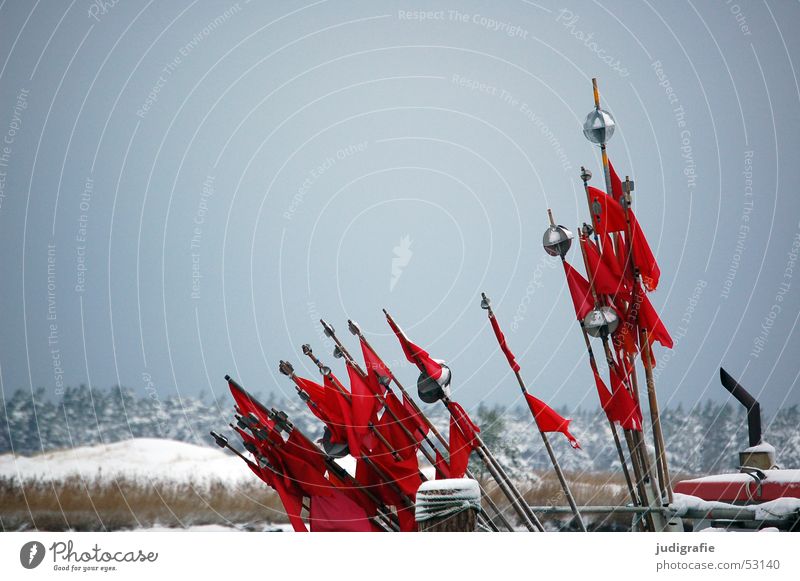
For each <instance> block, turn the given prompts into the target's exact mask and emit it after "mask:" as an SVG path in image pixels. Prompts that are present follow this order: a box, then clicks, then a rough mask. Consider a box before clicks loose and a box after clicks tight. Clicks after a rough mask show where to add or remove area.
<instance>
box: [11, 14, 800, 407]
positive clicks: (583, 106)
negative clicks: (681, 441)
mask: <svg viewBox="0 0 800 581" xmlns="http://www.w3.org/2000/svg"><path fill="white" fill-rule="evenodd" d="M423 7H424V8H425V9H426V10H428V12H426V13H420V10H422V9H423ZM799 22H800V6H798V5H797V3H789V2H738V3H734V2H725V1H715V2H694V3H693V2H669V3H657V2H642V3H633V2H593V3H590V2H569V1H565V2H563V3H559V4H558V5H556V6H553V5H549V4H548V7H545V6H543V5H539V4H536V3H533V2H527V1H516V2H514V1H509V2H504V3H502V4H501V3H497V2H482V3H481V2H450V3H441V2H416V3H414V2H410V3H409V2H403V3H393V2H372V1H370V2H366V1H365V2H347V3H343V2H339V3H334V2H331V1H327V2H326V1H319V2H314V3H308V4H305V3H288V2H269V3H261V2H251V3H248V2H245V1H244V0H242V1H240V2H238V3H228V2H197V1H194V2H189V1H176V2H167V3H165V2H161V3H155V2H148V3H145V2H134V1H128V0H126V1H120V2H116V3H115V2H105V3H103V2H90V1H89V0H74V1H73V2H72V3H69V4H68V3H66V2H55V1H37V2H35V3H34V2H4V3H3V4H2V5H0V65H1V66H2V69H0V134H2V136H1V137H0V138H2V139H3V143H2V144H0V148H2V149H0V188H2V190H0V245H2V246H1V248H2V254H0V256H2V265H3V268H2V276H1V277H0V297H2V298H1V299H0V321H2V325H3V331H2V335H0V366H1V368H0V371H1V373H0V377H1V378H2V388H3V392H4V394H5V395H6V396H7V395H8V394H9V393H10V392H12V391H13V390H14V389H16V388H26V389H27V388H30V387H31V386H33V387H39V386H41V387H44V388H45V389H46V390H47V392H48V393H49V394H57V393H59V391H60V389H61V388H62V387H63V386H64V385H77V384H80V383H86V384H90V385H92V386H95V387H108V386H111V385H115V384H122V385H125V386H128V387H130V388H132V389H133V390H134V391H135V392H136V393H138V394H140V395H145V394H149V393H152V394H153V396H154V397H156V396H163V395H166V394H171V393H175V392H179V393H181V394H197V393H199V392H201V391H206V392H207V393H213V394H215V395H216V396H218V397H221V398H226V399H225V405H226V406H227V405H228V404H229V402H228V401H227V398H228V397H229V396H228V395H227V393H226V384H225V382H224V380H223V377H224V375H225V374H226V373H230V374H231V375H233V376H234V377H237V378H239V379H240V380H241V382H242V383H243V384H244V385H245V386H247V387H250V388H252V389H254V390H263V391H271V390H273V391H283V392H286V393H289V392H291V389H290V385H289V384H288V382H287V381H286V380H285V378H283V377H282V376H280V375H279V374H278V373H277V363H278V360H280V359H288V360H290V361H292V362H293V363H294V364H295V367H297V368H298V369H299V370H300V371H301V372H304V373H305V374H306V375H309V376H312V377H318V375H317V374H316V372H312V371H311V369H310V368H309V367H308V363H307V360H306V359H305V358H304V357H303V356H302V354H301V352H300V346H301V345H302V344H303V343H305V342H310V343H311V344H312V346H313V347H315V348H316V352H317V353H318V354H319V355H320V356H321V357H322V358H323V360H325V361H327V362H332V357H331V355H330V351H331V344H330V342H329V341H327V340H326V339H325V338H324V337H322V335H321V332H320V328H319V325H318V319H319V318H320V317H325V318H326V319H327V320H329V321H330V322H331V323H332V324H333V325H334V326H336V327H337V329H338V330H339V331H340V333H341V335H342V336H343V338H344V339H345V341H346V342H347V344H348V345H350V346H351V347H352V348H353V349H354V350H357V349H356V348H357V344H356V343H355V342H354V341H353V337H352V336H351V335H349V333H347V326H346V320H347V318H348V317H350V318H353V319H355V320H357V321H358V322H359V323H360V324H361V326H362V327H363V329H364V331H365V333H366V334H367V335H368V337H369V338H370V339H371V340H372V341H373V343H374V345H375V346H376V348H378V350H379V352H380V353H381V354H382V355H383V356H384V357H385V358H386V360H387V361H389V362H391V363H393V364H394V366H395V368H396V371H397V374H398V376H399V377H401V378H402V379H403V380H404V381H405V383H406V384H407V385H409V386H411V385H413V384H414V382H415V380H416V373H415V372H414V371H413V370H412V369H411V367H410V366H409V365H408V364H406V363H405V362H403V361H401V359H402V354H401V351H400V349H399V347H398V345H397V343H396V341H395V340H394V338H393V337H391V336H390V335H389V334H388V333H389V329H388V327H387V325H386V324H385V321H384V319H383V315H382V313H381V308H382V307H385V308H387V309H388V310H389V311H390V312H391V313H392V314H393V315H394V316H395V318H396V320H397V322H398V323H399V324H400V325H401V326H403V327H404V328H405V330H406V331H407V333H408V334H409V336H410V337H411V338H412V339H414V340H415V341H417V342H418V343H420V344H421V345H423V346H425V347H426V348H427V349H428V350H429V351H430V352H431V354H432V355H434V356H435V357H439V358H443V359H446V360H447V361H448V362H449V364H450V366H451V368H452V370H453V376H454V382H453V389H454V395H455V398H456V399H458V400H460V401H462V402H463V403H464V404H466V405H468V406H474V405H476V404H477V403H478V402H479V401H482V400H483V401H486V402H488V403H500V404H504V405H516V404H519V403H520V401H521V400H520V396H519V390H518V388H517V387H516V384H515V382H514V378H513V376H512V375H510V373H509V370H508V366H507V364H506V361H505V359H504V358H503V357H502V355H501V354H500V353H499V352H498V350H497V345H496V342H495V340H494V337H493V335H492V333H491V330H490V328H489V326H488V323H487V320H486V316H485V313H484V312H483V311H482V310H481V309H480V308H479V298H480V292H481V291H485V292H486V293H487V294H488V295H489V296H490V297H492V299H493V305H494V307H495V309H496V313H497V316H498V320H499V321H500V323H501V324H502V325H503V327H504V329H505V332H506V336H507V339H508V343H509V345H510V347H511V348H512V349H513V350H514V351H515V352H516V354H517V357H518V360H519V362H520V364H521V365H522V370H523V376H524V377H525V379H526V381H527V382H528V385H529V387H530V389H531V391H532V392H533V393H535V394H536V395H538V396H539V397H540V398H542V399H544V400H546V401H548V402H550V403H553V404H558V405H565V404H566V405H570V406H584V407H587V406H597V401H596V394H595V390H594V386H593V381H592V376H591V373H590V371H589V368H588V365H587V361H586V357H585V347H584V344H583V340H582V338H581V335H580V333H579V330H578V327H577V325H576V323H575V321H574V317H573V314H572V306H571V303H570V299H569V296H568V294H567V290H566V286H565V282H564V276H563V271H562V270H561V267H560V264H559V262H558V260H557V259H551V258H549V257H547V256H546V255H545V253H544V252H543V250H542V247H541V236H542V233H543V231H544V229H545V227H546V225H547V217H546V209H547V208H548V207H551V208H552V209H553V211H554V213H555V216H556V219H557V220H558V221H559V222H560V223H563V224H565V225H568V226H569V227H570V228H572V229H573V230H574V229H575V228H576V227H577V226H578V224H580V223H581V222H583V221H585V220H588V213H587V208H586V201H585V197H584V196H583V192H582V187H581V182H580V179H579V177H578V176H579V173H580V167H581V165H585V166H587V167H588V168H589V169H591V171H592V172H593V173H594V178H593V180H592V183H593V184H595V185H597V186H602V170H601V167H600V161H599V150H598V149H597V148H596V147H594V146H592V145H591V144H590V143H589V142H588V141H586V139H585V138H584V137H583V134H582V132H581V124H582V122H583V119H584V117H585V115H586V114H587V113H588V112H589V111H590V109H591V108H592V93H591V78H592V77H598V78H599V82H600V89H601V98H602V101H603V104H604V106H605V107H606V108H608V109H609V110H610V111H611V112H612V113H613V115H614V116H615V117H616V120H617V123H618V129H617V132H616V134H615V135H614V137H613V139H612V140H611V142H610V144H609V151H610V155H611V158H612V160H613V161H614V162H615V165H616V166H617V168H618V170H619V172H620V173H621V174H622V175H623V176H624V175H630V176H631V177H632V178H633V179H634V180H635V185H636V189H635V192H634V198H635V201H634V203H635V211H636V214H637V216H638V218H639V221H640V222H641V224H642V226H643V228H644V230H645V232H646V233H647V236H648V238H649V240H650V243H651V246H652V248H653V249H654V251H655V253H656V255H657V258H658V261H659V263H660V266H661V270H662V273H663V274H662V279H661V284H660V287H659V288H658V290H657V291H656V292H655V293H653V294H652V295H651V299H652V301H653V303H654V304H655V305H656V307H657V308H658V309H659V310H660V312H661V314H662V317H663V319H664V321H665V323H666V325H667V327H668V328H669V330H670V331H671V333H672V335H673V337H674V338H675V349H674V351H673V352H667V351H665V350H664V349H661V348H657V352H656V357H657V358H658V362H659V367H658V369H657V371H656V375H657V386H658V391H659V395H660V398H661V402H662V405H673V404H676V403H677V402H683V403H684V405H687V404H688V405H693V404H696V403H698V402H702V401H704V400H708V399H714V400H721V399H723V398H724V397H726V393H725V392H724V391H723V390H722V388H721V387H720V385H719V380H718V368H719V366H720V365H722V366H724V367H726V368H727V369H728V370H729V371H730V372H731V373H732V374H733V375H734V376H735V377H738V378H740V380H741V382H742V383H743V384H744V385H745V386H746V387H748V388H750V389H751V390H752V391H753V392H754V393H756V394H758V395H759V397H760V398H761V400H762V402H763V403H764V404H765V405H766V406H767V407H768V408H770V409H775V408H776V407H778V406H781V405H785V404H790V403H791V404H797V403H800V389H798V385H797V378H798V370H799V369H800V367H799V366H798V353H799V352H800V338H799V337H798V333H797V331H796V326H797V319H798V314H799V313H800V266H798V265H797V264H796V263H795V259H796V254H797V250H798V246H800V238H798V235H800V224H799V223H798V222H799V221H800V212H799V211H798V210H800V196H798V193H797V191H796V185H795V182H796V178H795V176H794V175H793V174H792V173H791V172H792V171H793V169H796V165H795V164H797V160H798V159H800V140H799V139H798V135H800V127H799V125H800V115H798V111H799V110H800V108H799V107H798V99H799V98H800V91H799V90H798V79H797V73H796V71H795V61H796V60H797V58H798V54H800V52H799V50H800V37H798V36H797V34H795V28H796V26H797V24H798V23H799ZM568 260H570V261H572V262H573V263H575V264H578V263H579V262H580V260H579V256H577V255H576V254H575V251H574V249H573V252H571V253H570V256H569V257H568ZM337 365H338V363H337ZM335 369H339V368H338V367H335ZM340 371H341V370H340Z"/></svg>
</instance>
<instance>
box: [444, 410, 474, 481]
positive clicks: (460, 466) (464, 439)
mask: <svg viewBox="0 0 800 581" xmlns="http://www.w3.org/2000/svg"><path fill="white" fill-rule="evenodd" d="M449 409H450V477H451V478H463V477H464V474H466V472H467V466H468V465H469V455H470V453H472V451H473V450H474V449H475V448H477V447H478V440H477V433H478V432H480V431H481V430H480V428H479V427H478V426H477V425H475V423H474V422H473V421H472V420H471V419H470V417H469V416H468V415H467V412H466V411H464V408H462V407H461V406H460V405H459V404H458V403H456V402H454V401H451V402H450V406H449Z"/></svg>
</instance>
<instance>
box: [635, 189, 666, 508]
mask: <svg viewBox="0 0 800 581" xmlns="http://www.w3.org/2000/svg"><path fill="white" fill-rule="evenodd" d="M633 189H634V184H633V181H632V180H631V179H630V178H629V177H628V176H625V181H624V182H623V184H622V192H623V203H622V208H623V210H624V211H625V226H626V229H627V237H628V246H629V249H628V262H629V263H630V266H631V269H632V270H633V275H634V279H635V280H637V281H638V280H639V279H640V278H641V273H640V271H639V269H638V267H637V266H636V260H635V259H634V256H633V240H632V236H631V233H632V227H631V217H630V213H629V209H630V206H631V192H633ZM642 292H644V291H642ZM648 331H649V330H648V329H641V330H640V332H639V335H640V339H639V343H640V345H642V364H643V365H644V372H645V379H646V381H647V399H648V403H649V406H650V420H651V423H652V425H653V440H654V444H655V449H656V466H657V467H658V477H659V482H660V484H661V487H660V488H661V493H662V497H663V496H666V498H667V500H668V501H669V502H672V499H673V497H672V482H671V479H670V475H669V465H668V462H667V453H666V446H665V443H664V432H663V430H662V429H661V414H660V410H659V407H658V396H657V394H656V383H655V379H654V377H653V360H652V356H651V352H650V340H649V337H648ZM642 339H644V343H643V344H642Z"/></svg>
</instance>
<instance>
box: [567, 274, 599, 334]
mask: <svg viewBox="0 0 800 581" xmlns="http://www.w3.org/2000/svg"><path fill="white" fill-rule="evenodd" d="M564 273H565V274H566V275H567V286H568V287H569V294H570V296H572V304H573V306H574V307H575V315H577V317H578V320H579V321H582V320H583V319H584V317H585V316H586V315H588V314H589V311H591V310H592V307H593V306H594V300H593V299H592V293H591V289H590V288H589V281H587V280H586V279H585V278H583V275H581V273H580V272H578V271H577V270H575V269H574V268H572V265H571V264H569V263H568V262H567V261H564Z"/></svg>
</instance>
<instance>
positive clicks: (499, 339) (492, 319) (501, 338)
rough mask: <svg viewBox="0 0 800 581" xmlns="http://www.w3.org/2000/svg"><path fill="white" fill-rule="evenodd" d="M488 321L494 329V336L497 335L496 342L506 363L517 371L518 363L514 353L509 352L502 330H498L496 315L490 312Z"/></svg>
mask: <svg viewBox="0 0 800 581" xmlns="http://www.w3.org/2000/svg"><path fill="white" fill-rule="evenodd" d="M489 322H490V323H491V324H492V329H494V336H495V337H497V342H498V343H499V344H500V349H501V350H502V351H503V354H504V355H505V356H506V359H508V364H509V365H510V366H511V369H513V370H514V371H519V364H518V363H517V360H516V358H515V357H514V354H513V353H512V352H511V349H509V348H508V345H507V344H506V337H505V335H503V331H501V330H500V324H499V323H498V322H497V317H495V316H494V314H492V316H490V317H489Z"/></svg>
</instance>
